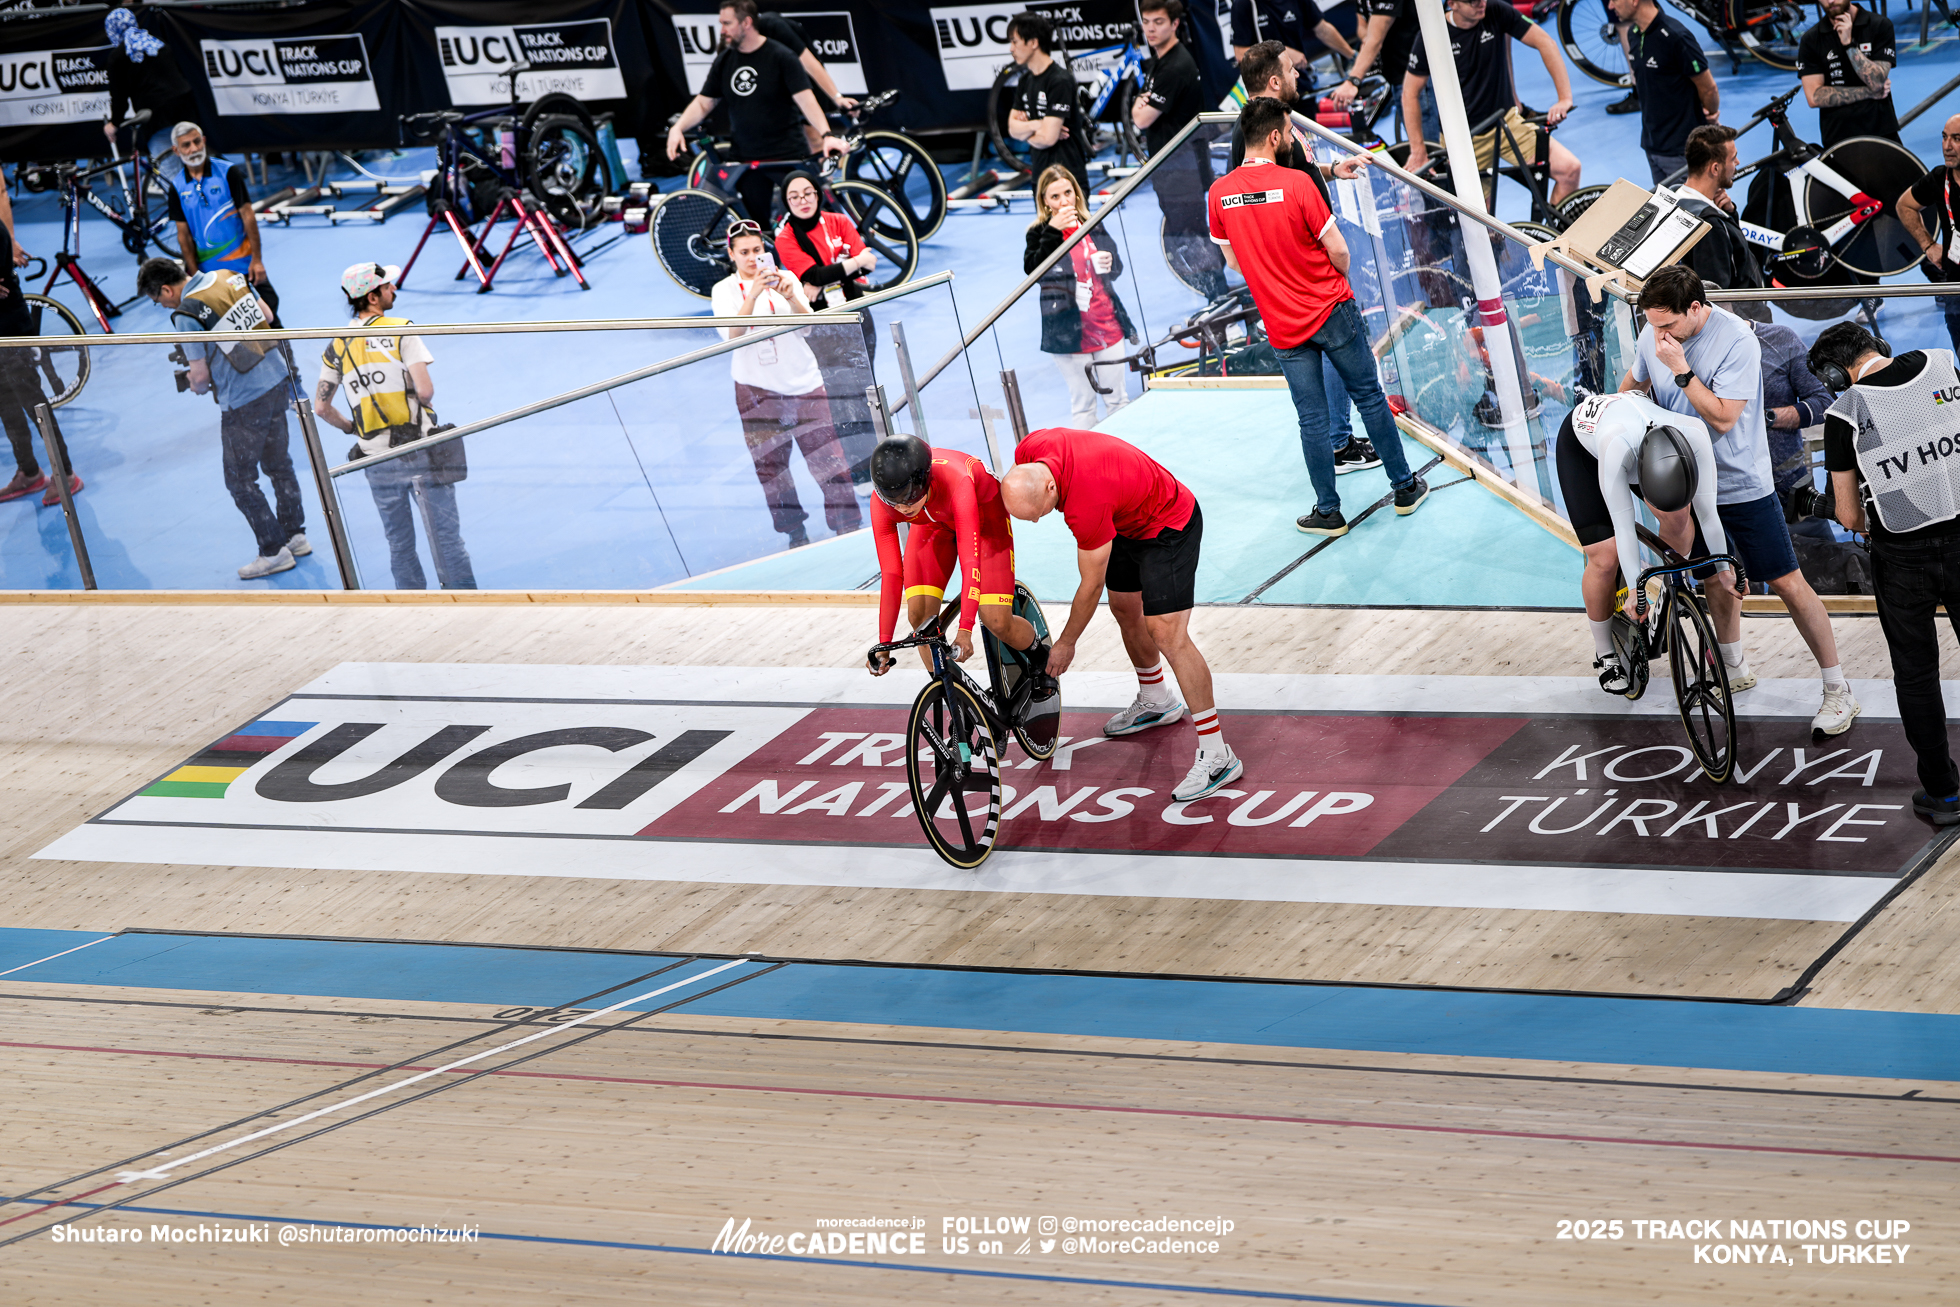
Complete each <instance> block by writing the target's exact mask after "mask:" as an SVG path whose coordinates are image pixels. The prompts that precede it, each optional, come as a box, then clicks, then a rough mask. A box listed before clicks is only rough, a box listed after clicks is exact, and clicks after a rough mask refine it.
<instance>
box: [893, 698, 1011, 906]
mask: <svg viewBox="0 0 1960 1307" xmlns="http://www.w3.org/2000/svg"><path fill="white" fill-rule="evenodd" d="M905 739H906V746H907V748H908V749H909V752H908V753H907V755H906V759H905V775H906V778H907V779H908V780H909V781H911V783H912V808H913V811H914V812H915V813H916V814H917V815H918V818H919V827H920V829H921V830H923V831H925V833H926V839H927V840H928V841H930V842H931V844H932V847H933V850H934V851H935V852H937V853H938V854H939V856H940V857H942V858H944V859H945V860H946V861H947V862H949V863H951V864H952V865H953V866H955V867H959V868H961V869H962V870H966V871H971V870H972V869H973V868H975V867H978V866H979V865H980V864H981V863H983V862H985V861H986V860H987V855H988V854H990V853H992V852H993V851H994V836H995V834H996V833H997V832H998V831H999V829H1000V742H999V741H998V740H996V739H995V738H994V732H993V727H992V726H990V725H989V724H988V721H987V714H986V713H985V712H984V711H983V710H982V709H981V707H980V705H979V704H978V703H977V702H976V701H975V700H974V698H973V695H972V693H971V692H970V691H968V690H967V688H966V687H965V686H964V685H961V684H958V683H957V682H955V683H954V684H953V686H952V687H951V690H950V693H949V691H948V688H947V685H946V683H945V682H944V681H934V682H932V683H931V684H930V685H928V686H926V688H925V689H923V690H921V691H920V692H919V697H918V698H917V699H916V700H914V701H913V703H912V722H911V726H910V727H909V729H908V730H907V731H906V733H905Z"/></svg>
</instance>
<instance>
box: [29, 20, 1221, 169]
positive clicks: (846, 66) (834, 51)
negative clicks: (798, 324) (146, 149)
mask: <svg viewBox="0 0 1960 1307" xmlns="http://www.w3.org/2000/svg"><path fill="white" fill-rule="evenodd" d="M765 3H766V0H765ZM682 4H683V6H684V8H685V9H686V10H687V11H689V12H685V13H680V14H677V13H676V10H675V9H674V8H671V7H669V5H667V4H666V3H664V2H663V0H487V2H486V0H317V2H312V3H306V4H304V5H300V6H296V7H293V8H286V9H278V10H258V11H251V12H247V11H244V10H240V9H231V8H222V7H221V8H210V9H190V8H183V9H179V8H171V9H168V10H161V9H142V10H138V13H139V15H140V16H141V21H142V23H143V25H144V27H145V28H147V29H148V30H149V31H150V32H151V33H153V34H154V35H155V36H157V37H158V38H159V39H160V40H162V41H163V42H164V49H163V51H162V52H161V53H159V54H155V55H151V56H150V58H152V59H167V60H170V61H171V62H173V63H174V64H175V65H176V67H177V68H178V69H179V70H180V71H181V72H182V73H183V75H184V79H185V80H186V81H187V82H188V83H189V84H190V87H191V91H192V94H193V96H194V97H195V99H196V101H197V104H198V111H199V114H200V116H201V120H202V125H203V127H204V129H205V132H206V135H207V136H208V137H209V138H210V140H211V142H212V144H213V146H214V147H215V148H216V149H218V150H220V151H230V152H234V153H237V152H245V151H262V150H294V149H332V148H344V149H372V148H381V147H389V146H394V145H398V144H400V143H401V137H400V127H399V123H400V117H401V115H403V114H407V113H419V112H425V111H427V110H430V109H446V108H459V109H464V110H476V109H490V108H494V107H496V106H497V105H499V104H502V103H506V102H508V100H509V98H510V90H509V78H508V76H507V73H508V70H509V69H510V67H511V66H512V65H513V64H516V63H524V64H528V65H529V69H528V71H526V72H524V73H522V74H520V75H519V77H518V87H517V92H518V98H519V99H520V100H531V99H534V98H536V97H537V96H540V95H544V94H548V93H551V92H563V93H565V94H569V95H572V96H574V97H575V98H577V99H579V100H581V101H583V102H585V103H586V104H587V106H588V107H590V108H591V109H593V110H594V111H595V112H601V111H610V112H612V113H613V114H614V116H615V120H616V124H617V129H618V132H619V134H620V135H621V136H636V135H637V136H646V135H648V134H650V133H651V134H655V135H658V134H661V133H663V132H664V128H665V124H666V121H667V119H668V117H669V116H670V115H672V114H673V113H674V112H676V111H677V110H679V109H680V108H681V107H682V106H683V105H684V104H685V103H686V102H687V99H688V95H689V91H688V87H689V85H690V77H691V79H692V81H694V82H698V81H699V77H700V73H701V71H702V67H701V66H699V65H701V60H702V58H703V56H704V55H706V54H707V53H708V52H709V50H708V49H697V48H696V47H698V46H705V45H708V43H710V42H711V41H712V39H713V37H712V29H713V24H714V14H713V12H712V5H713V0H682ZM767 7H770V8H775V7H776V6H774V5H768V6H767ZM781 7H782V9H783V10H784V12H787V13H789V14H790V15H791V16H793V17H794V16H798V15H799V14H802V15H807V16H808V19H809V21H808V24H807V26H806V30H807V31H808V32H809V33H810V36H811V39H812V40H813V41H814V42H816V43H817V44H818V45H820V46H821V49H820V50H819V52H818V53H819V56H820V57H822V58H824V59H825V62H826V63H827V64H829V65H831V66H832V67H833V73H834V75H837V76H838V77H839V78H840V82H848V83H850V85H848V86H846V88H845V90H846V93H847V94H854V93H857V86H858V84H859V83H862V85H863V89H865V90H869V91H878V90H884V89H886V88H896V89H897V90H899V91H900V92H901V98H900V100H899V103H898V105H897V106H896V107H895V109H894V110H893V111H892V112H891V113H889V114H887V115H886V116H885V117H884V118H883V119H882V120H881V122H880V123H879V124H878V125H881V126H894V127H900V128H903V129H906V130H910V131H919V132H924V131H934V130H953V129H970V128H975V127H979V126H981V125H982V124H983V122H984V120H985V116H986V101H987V91H986V86H987V85H988V84H990V83H991V80H992V74H991V71H989V70H990V69H991V68H992V67H995V66H997V64H998V63H999V62H1002V61H1004V60H1005V58H1006V54H1005V49H1006V46H1005V35H1004V33H1005V22H1006V19H1007V18H1008V17H1011V16H1012V15H1013V14H1015V13H1017V12H1019V11H1020V10H1021V9H1022V8H1023V7H1024V6H1023V4H1020V3H1013V4H979V5H960V4H955V5H935V4H931V3H920V2H919V0H850V2H849V3H844V2H842V0H829V2H828V3H827V2H826V0H797V2H796V3H791V4H787V5H783V6H781ZM1033 7H1035V8H1038V9H1040V10H1042V11H1043V12H1045V13H1048V14H1050V15H1051V16H1052V17H1054V18H1055V19H1056V21H1057V23H1058V26H1059V28H1060V30H1061V32H1062V33H1063V37H1064V39H1065V40H1067V41H1068V43H1069V48H1070V50H1071V52H1072V53H1078V54H1079V53H1081V52H1082V51H1083V50H1086V49H1088V48H1092V47H1093V46H1094V45H1108V44H1113V43H1115V42H1116V41H1118V40H1120V39H1121V33H1122V31H1123V29H1125V28H1126V27H1127V26H1128V25H1129V24H1130V23H1131V22H1133V21H1134V4H1133V3H1132V0H1034V5H1033ZM1209 10H1210V6H1208V5H1200V6H1197V7H1195V8H1194V9H1192V10H1191V12H1190V13H1189V14H1188V15H1187V19H1186V28H1187V31H1188V32H1189V34H1190V36H1191V37H1192V41H1193V47H1194V52H1195V53H1196V54H1197V55H1198V62H1199V65H1200V67H1201V68H1203V70H1204V72H1205V78H1206V95H1207V99H1208V100H1215V99H1217V98H1219V97H1222V96H1223V95H1224V93H1225V91H1226V90H1227V89H1228V88H1229V86H1230V84H1231V76H1230V70H1229V61H1228V58H1227V56H1226V53H1225V51H1224V47H1223V43H1222V42H1221V40H1220V38H1219V33H1218V25H1217V19H1216V17H1215V16H1214V15H1213V14H1212V13H1211V12H1209ZM102 20H103V15H102V14H101V13H99V12H98V13H89V14H80V15H70V14H65V13H63V12H62V11H60V10H54V11H49V12H48V14H47V15H46V16H45V17H43V16H36V17H32V18H23V19H19V20H17V21H14V22H10V23H6V24H4V25H0V159H5V160H6V161H8V162H23V161H44V160H54V159H62V158H92V157H101V156H103V155H104V154H105V148H104V146H105V143H104V140H103V136H102V129H101V126H100V124H101V123H102V121H103V119H104V118H106V117H107V116H108V111H109V67H110V63H111V60H112V58H116V57H120V56H118V54H117V52H116V51H115V50H114V49H113V48H112V47H111V46H110V45H109V41H108V37H107V36H106V34H105V33H104V29H103V22H102ZM997 38H998V39H997ZM690 42H691V43H692V44H690ZM995 47H998V49H996V48H995ZM710 48H711V47H710ZM690 52H691V53H690Z"/></svg>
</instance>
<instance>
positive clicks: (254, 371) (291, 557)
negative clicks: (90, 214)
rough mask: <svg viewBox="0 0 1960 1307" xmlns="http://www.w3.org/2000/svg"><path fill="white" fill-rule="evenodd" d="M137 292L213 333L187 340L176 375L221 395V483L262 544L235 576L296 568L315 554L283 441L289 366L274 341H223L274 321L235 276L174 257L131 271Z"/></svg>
mask: <svg viewBox="0 0 1960 1307" xmlns="http://www.w3.org/2000/svg"><path fill="white" fill-rule="evenodd" d="M136 289H137V291H138V292H140V293H141V294H142V295H144V296H146V297H147V298H149V299H150V300H152V301H154V302H156V303H158V304H161V305H163V307H165V308H166V309H169V310H170V324H171V326H172V328H174V329H175V330H178V331H202V332H213V333H216V339H214V340H213V341H212V342H210V343H209V344H205V343H204V342H201V341H186V342H185V343H184V344H183V346H182V347H181V350H182V358H183V361H184V362H185V364H186V370H185V371H184V372H182V373H179V374H178V380H177V388H178V389H179V390H180V391H181V390H190V391H192V392H193V393H195V394H199V395H205V394H210V393H212V392H214V391H215V392H216V394H217V399H218V408H219V410H220V412H221V413H222V415H223V416H222V417H221V418H220V419H219V422H218V430H219V433H220V439H221V440H222V441H223V447H224V468H225V489H227V490H229V491H230V492H231V501H232V502H233V503H234V504H237V505H238V511H239V512H241V513H243V514H244V515H245V520H246V522H248V523H250V524H251V527H252V534H253V535H254V536H255V537H257V539H258V546H259V552H258V556H257V557H256V558H254V559H252V561H251V562H249V563H246V564H245V565H244V566H243V567H241V568H239V569H238V576H239V579H240V580H245V581H251V580H255V579H257V578H259V577H262V576H271V575H272V574H273V573H275V572H285V571H290V570H291V569H292V568H293V567H295V566H297V563H296V562H295V559H296V558H300V557H304V556H305V555H307V554H310V553H312V552H313V549H312V546H311V545H309V544H307V542H306V509H305V507H304V506H303V505H302V504H301V502H300V497H299V477H298V476H297V475H296V474H295V473H294V471H293V455H292V450H291V448H290V447H289V442H290V440H291V438H292V434H291V429H290V428H289V427H288V426H287V424H286V405H287V401H288V400H289V399H290V398H291V396H292V390H291V384H290V382H289V378H290V377H291V375H292V373H291V370H290V369H289V368H288V367H287V366H286V360H285V358H284V357H283V356H282V353H281V351H280V350H279V348H278V347H277V346H275V345H268V344H266V343H264V342H262V341H250V340H239V341H231V342H229V343H227V342H226V340H225V339H224V337H225V334H226V333H228V332H234V331H261V330H264V329H266V328H268V327H270V326H271V325H272V323H271V317H272V314H271V310H270V309H268V308H267V307H266V305H265V303H264V301H262V300H261V299H260V298H259V297H258V295H257V294H256V293H254V291H253V290H252V286H251V283H250V282H248V281H246V280H245V278H244V277H243V276H241V275H240V274H238V273H236V272H226V271H224V270H222V269H212V270H210V271H206V272H200V273H198V274H197V275H196V276H194V277H192V276H186V275H185V273H184V269H183V268H182V266H180V265H179V264H178V263H177V261H176V260H174V259H151V260H149V261H148V262H146V263H145V264H144V265H143V266H142V267H141V268H139V269H137V272H136ZM261 471H263V472H264V473H265V475H266V477H267V478H268V479H269V480H270V481H271V482H272V493H273V497H274V498H275V499H276V500H277V502H278V506H279V507H278V512H277V513H275V512H274V511H273V510H272V508H271V507H269V506H268V505H267V504H266V500H265V492H264V491H263V490H261V489H260V488H259V474H260V472H261Z"/></svg>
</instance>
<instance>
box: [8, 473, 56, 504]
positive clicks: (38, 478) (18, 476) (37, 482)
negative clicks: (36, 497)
mask: <svg viewBox="0 0 1960 1307" xmlns="http://www.w3.org/2000/svg"><path fill="white" fill-rule="evenodd" d="M47 483H48V474H47V473H45V472H36V473H35V474H34V475H33V476H32V477H28V476H26V475H24V474H23V473H20V472H16V473H14V479H13V480H12V481H9V482H8V483H7V484H6V485H4V486H0V504H4V503H6V502H7V501H8V500H9V499H20V498H22V497H23V496H25V495H31V494H33V493H34V492H35V491H36V490H39V489H40V488H41V487H42V486H45V485H46V484H47Z"/></svg>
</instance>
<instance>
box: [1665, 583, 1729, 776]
mask: <svg viewBox="0 0 1960 1307" xmlns="http://www.w3.org/2000/svg"><path fill="white" fill-rule="evenodd" d="M1665 625H1666V627H1667V669H1668V672H1669V674H1670V675H1671V676H1672V677H1673V678H1674V702H1675V704H1676V705H1677V706H1678V707H1679V708H1680V710H1681V728H1682V729H1683V730H1685V731H1686V732H1687V733H1688V747H1689V748H1691V749H1693V750H1694V755H1695V761H1696V762H1698V763H1700V764H1701V770H1702V774H1703V775H1705V776H1707V777H1708V779H1709V780H1711V781H1714V782H1715V783H1716V784H1717V785H1720V784H1721V783H1722V782H1723V781H1726V780H1727V779H1728V778H1729V773H1730V772H1731V771H1732V770H1734V767H1735V703H1734V700H1733V699H1732V698H1731V696H1730V694H1729V671H1728V668H1727V667H1725V666H1724V665H1723V663H1722V652H1721V650H1720V648H1718V647H1717V646H1716V643H1715V627H1714V624H1713V623H1711V622H1710V621H1709V620H1708V609H1707V608H1706V607H1705V606H1704V603H1703V600H1702V599H1701V597H1700V596H1699V595H1694V594H1678V595H1676V597H1675V598H1674V600H1673V602H1671V603H1670V604H1669V605H1668V613H1667V621H1666V623H1665Z"/></svg>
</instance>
